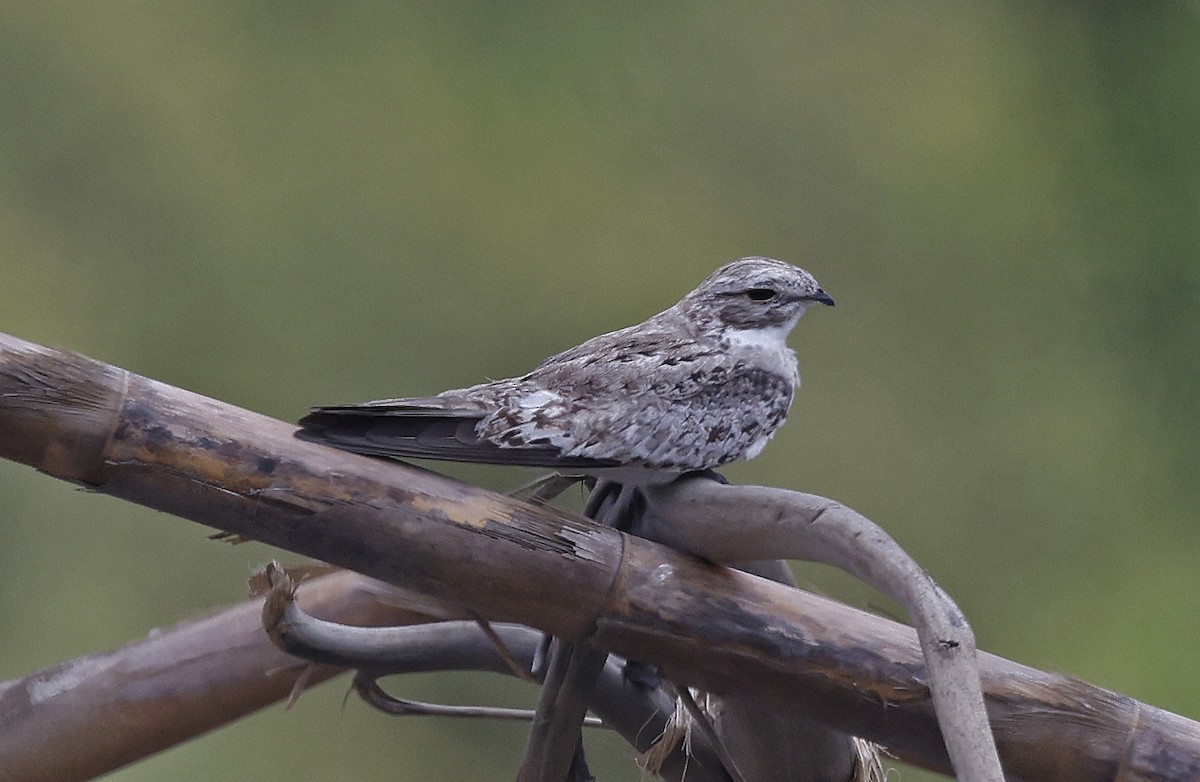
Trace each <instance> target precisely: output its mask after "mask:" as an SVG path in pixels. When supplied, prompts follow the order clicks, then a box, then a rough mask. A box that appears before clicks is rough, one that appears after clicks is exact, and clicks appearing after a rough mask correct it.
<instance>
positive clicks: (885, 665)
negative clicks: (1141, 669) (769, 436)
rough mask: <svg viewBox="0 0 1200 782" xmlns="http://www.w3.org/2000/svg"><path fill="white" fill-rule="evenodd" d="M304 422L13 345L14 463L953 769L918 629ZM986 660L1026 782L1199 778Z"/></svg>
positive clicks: (1167, 738) (1197, 750)
mask: <svg viewBox="0 0 1200 782" xmlns="http://www.w3.org/2000/svg"><path fill="white" fill-rule="evenodd" d="M292 431H293V428H292V427H291V426H288V425H286V424H283V423H281V422H278V421H274V420H271V419H268V418H265V417H263V416H261V415H257V414H254V413H251V412H248V411H245V410H240V409H238V408H234V407H231V406H229V405H224V404H221V403H219V402H216V401H214V400H211V399H206V398H204V397H201V396H198V395H196V394H191V393H188V392H185V391H181V390H179V389H174V388H171V387H169V386H165V385H163V384H160V383H155V382H153V381H150V380H147V379H145V378H141V377H138V376H136V375H133V374H130V373H126V372H123V371H121V370H118V369H115V368H113V367H109V366H107V365H104V364H101V363H99V362H94V361H91V360H89V359H85V358H82V357H79V356H76V355H73V354H69V353H64V352H61V351H54V350H49V349H46V348H42V347H39V346H36V345H31V344H29V343H25V342H21V341H19V340H16V339H13V338H11V337H0V455H3V456H6V457H8V458H13V459H17V460H19V461H23V462H25V463H27V464H32V465H34V466H36V467H38V468H39V469H41V470H43V471H45V472H48V473H50V474H52V475H56V476H58V477H61V478H65V479H68V480H72V481H76V482H83V483H85V484H87V485H89V486H91V487H93V488H95V489H96V490H98V491H102V492H105V493H108V494H112V495H115V496H119V497H124V498H126V499H130V500H133V501H135V502H140V503H142V504H145V505H149V506H151V507H155V508H159V509H161V510H165V511H168V512H171V513H175V514H176V515H180V516H184V517H186V518H191V519H194V520H196V521H200V522H201V523H205V524H209V525H210V526H215V527H218V528H220V529H224V530H226V531H230V532H235V533H238V534H241V535H245V536H247V537H252V538H256V539H259V540H264V541H267V542H269V543H273V544H275V545H279V546H282V547H285V548H289V549H292V550H294V551H299V552H302V553H305V554H309V555H311V556H314V557H316V558H319V559H322V560H325V561H329V562H334V563H337V564H340V565H343V566H346V567H349V568H352V569H354V570H357V571H359V572H362V573H366V574H368V575H372V576H375V577H378V578H381V579H383V580H385V581H388V582H389V583H394V584H397V585H401V586H404V587H406V588H409V589H412V590H415V591H417V592H420V593H422V594H426V595H433V596H436V601H437V602H438V603H439V604H440V605H445V606H450V607H453V608H456V609H461V610H463V611H464V612H474V615H478V616H480V617H483V618H486V619H489V620H492V621H514V622H518V623H521V624H527V625H530V626H533V627H537V628H539V629H542V630H545V631H548V632H551V633H553V634H555V635H557V636H561V637H564V638H567V639H570V640H573V641H583V642H586V643H588V644H590V645H592V646H595V647H597V648H602V649H606V650H609V651H612V652H616V653H618V654H621V655H622V656H624V657H626V658H631V659H638V660H644V661H647V662H651V663H653V664H655V665H657V666H659V667H660V668H661V669H662V670H663V672H664V675H665V676H667V677H668V678H670V679H671V680H673V681H676V682H680V683H687V684H690V685H694V686H698V687H701V688H702V689H704V690H707V691H709V692H714V693H717V694H718V695H719V694H722V693H729V692H737V693H739V694H744V695H745V696H746V697H749V698H755V699H758V700H759V702H760V703H762V704H764V706H765V707H769V708H772V709H778V710H780V711H794V712H795V713H796V714H798V715H801V716H804V717H807V718H810V719H813V720H818V721H821V722H823V723H825V724H827V725H829V726H831V727H835V728H836V729H838V730H841V731H844V732H846V733H851V734H854V735H859V736H864V737H867V738H870V739H872V740H875V741H878V742H879V743H881V744H884V745H885V746H887V747H889V748H890V749H891V750H893V751H895V752H896V753H897V754H899V755H901V756H902V757H904V758H905V759H908V760H910V761H914V762H916V763H918V764H920V765H924V766H927V767H931V768H934V769H938V770H942V771H948V770H949V769H948V761H947V757H946V754H945V750H944V748H943V746H942V741H941V735H940V733H939V730H938V727H937V723H936V721H935V717H934V711H933V705H932V701H931V699H930V695H929V690H928V688H927V686H926V676H927V674H926V668H925V665H924V663H923V658H922V654H921V647H920V645H919V644H918V642H917V639H916V637H915V634H914V633H913V632H912V630H911V629H909V628H905V627H901V626H898V625H896V624H895V623H892V622H889V621H887V620H885V619H881V618H879V617H874V616H870V615H867V614H864V613H862V612H858V611H855V610H853V609H850V608H847V607H845V606H841V605H838V604H836V603H833V602H831V601H827V600H823V599H821V598H817V597H814V596H811V595H806V594H804V593H802V592H799V591H797V590H792V589H788V588H786V587H782V586H780V585H777V584H771V583H768V582H765V581H763V580H761V579H758V578H754V577H752V576H748V575H745V574H740V573H735V572H732V571H729V570H727V569H725V568H718V567H714V566H712V565H708V564H705V563H702V562H697V561H696V560H695V559H693V558H691V557H688V556H686V555H684V554H681V553H679V552H676V551H672V550H670V549H668V548H665V547H663V546H659V545H656V544H653V543H650V542H648V541H644V540H640V539H636V538H631V537H625V536H622V535H620V534H618V533H616V532H614V531H612V530H607V529H604V528H601V527H598V526H596V525H594V524H592V523H590V522H588V521H586V520H584V519H581V518H579V517H577V516H574V515H572V514H569V513H565V512H563V511H559V510H556V509H553V508H549V507H532V506H528V505H525V504H522V503H519V502H516V501H513V500H511V499H507V498H504V497H501V496H498V495H495V494H492V493H489V492H485V491H483V490H480V489H477V488H475V487H471V486H467V485H465V484H462V483H459V482H456V481H452V480H450V479H447V478H443V477H441V476H437V475H435V474H432V473H429V472H427V471H424V470H419V469H416V468H412V467H407V466H405V465H400V464H385V463H382V462H379V461H374V460H371V459H367V458H360V457H355V456H352V455H349V454H345V453H341V452H337V451H333V450H331V449H327V448H323V447H321V446H317V445H312V444H309V443H302V442H298V441H296V440H294V439H293V438H292V436H291V433H292ZM741 515H744V514H739V517H740V516H741ZM549 585H552V587H551V586H549ZM550 589H553V594H554V598H555V599H553V600H547V599H545V598H546V595H547V593H548V591H549V590H550ZM468 615H472V614H470V613H468ZM980 668H981V675H982V680H983V687H984V692H985V694H986V696H987V699H988V708H989V712H990V716H991V720H992V727H993V730H994V733H995V735H996V737H997V739H998V742H999V745H1000V752H1001V757H1002V758H1003V760H1004V762H1005V766H1006V768H1007V770H1008V772H1009V774H1010V775H1011V776H1012V778H1016V779H1055V778H1062V777H1063V774H1065V773H1067V772H1068V770H1069V772H1070V774H1071V776H1072V777H1073V778H1078V779H1111V778H1113V777H1114V776H1116V773H1117V770H1118V769H1119V770H1121V773H1122V774H1124V775H1126V778H1128V779H1141V778H1156V779H1178V780H1184V779H1196V778H1200V726H1198V725H1197V724H1196V723H1194V722H1191V721H1189V720H1186V719H1184V718H1182V717H1179V716H1176V715H1173V714H1169V713H1167V712H1164V711H1161V710H1159V709H1155V708H1153V707H1150V706H1145V705H1142V704H1139V703H1137V702H1136V701H1133V700H1132V699H1130V698H1126V697H1124V696H1120V695H1117V694H1116V693H1112V692H1108V691H1105V690H1101V689H1099V688H1097V687H1093V686H1091V685H1088V684H1086V683H1083V682H1080V681H1078V680H1074V679H1069V678H1067V677H1062V676H1056V675H1052V674H1047V673H1042V672H1039V671H1036V670H1033V669H1030V668H1027V667H1024V666H1020V665H1017V664H1015V663H1011V662H1008V661H1005V660H1002V659H1000V658H997V657H993V656H990V655H987V654H981V655H980ZM0 765H5V758H4V756H3V753H0ZM6 767H7V766H6Z"/></svg>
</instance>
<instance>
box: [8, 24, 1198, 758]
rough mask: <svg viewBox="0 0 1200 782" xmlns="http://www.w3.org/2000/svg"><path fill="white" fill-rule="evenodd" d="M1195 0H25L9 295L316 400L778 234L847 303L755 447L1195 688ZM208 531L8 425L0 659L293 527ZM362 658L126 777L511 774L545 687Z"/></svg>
mask: <svg viewBox="0 0 1200 782" xmlns="http://www.w3.org/2000/svg"><path fill="white" fill-rule="evenodd" d="M1198 14H1200V12H1198V11H1197V6H1196V5H1195V4H1193V3H1164V4H1132V5H1128V6H1127V5H1125V4H1110V3H1056V4H1035V3H1022V2H1006V3H1004V2H1001V3H996V2H980V3H970V4H961V5H955V4H943V3H907V4H889V5H884V4H875V3H863V2H852V3H839V4H805V3H799V4H797V3H784V2H775V3H761V4H756V5H754V6H753V7H749V6H738V7H736V8H735V7H734V6H733V5H732V4H720V3H664V4H642V3H609V4H603V5H601V4H588V5H581V4H560V3H505V4H482V3H481V4H469V3H456V2H447V3H406V2H387V3H383V2H376V3H359V4H346V5H342V4H336V3H321V2H301V3H279V2H244V3H237V4H233V3H216V2H192V3H188V4H166V3H146V2H113V3H103V4H100V3H92V4H85V3H70V2H45V3H36V4H35V3H28V4H21V3H4V4H3V6H2V9H0V72H2V73H3V74H4V76H3V79H2V82H0V116H2V117H3V121H0V166H2V171H0V273H2V274H0V330H2V331H6V332H9V333H12V334H14V335H17V336H19V337H22V338H25V339H29V340H34V341H39V342H46V343H50V344H54V345H59V346H64V347H68V348H71V349H74V350H77V351H80V352H82V353H85V354H88V355H91V356H94V357H96V358H99V359H102V360H105V361H109V362H111V363H114V364H117V365H119V366H122V367H126V368H128V369H131V370H134V371H136V372H138V373H140V374H143V375H148V376H150V377H153V378H156V379H159V380H163V381H166V382H169V383H172V384H175V385H179V386H183V387H185V388H189V389H193V390H195V391H199V392H201V393H204V394H207V395H210V396H213V397H217V398H219V399H223V400H226V401H228V402H232V403H235V404H238V405H242V406H245V407H248V408H251V409H254V410H258V411H261V412H264V413H267V414H270V415H273V416H277V417H280V418H283V419H287V420H292V419H295V418H296V417H298V416H299V415H300V414H301V413H302V412H303V411H304V409H305V407H306V406H308V405H310V404H318V403H333V402H345V401H356V400H362V399H368V398H374V397H380V396H389V395H397V394H421V393H430V392H435V391H437V390H440V389H442V388H446V387H451V386H462V385H467V384H470V383H475V382H478V381H480V380H482V379H484V378H486V377H500V376H505V375H509V374H514V373H520V372H523V371H525V370H527V369H529V368H531V367H532V366H533V365H534V364H535V363H536V362H537V361H539V360H540V359H541V358H543V357H544V356H546V355H548V354H550V353H553V352H555V351H558V350H560V349H563V348H566V347H569V346H570V345H573V344H575V343H577V342H579V341H581V340H583V339H585V338H587V337H590V336H592V335H594V334H597V333H600V332H602V331H606V330H610V329H613V328H617V327H620V326H624V325H628V324H629V323H633V322H636V321H639V320H641V319H642V318H644V317H646V316H648V315H650V314H652V313H654V312H656V311H658V310H661V309H663V308H665V307H667V306H669V305H670V304H672V303H673V302H674V301H675V300H676V299H677V298H678V297H679V296H680V295H681V294H683V293H684V292H686V291H687V290H689V289H690V288H692V287H693V286H694V285H695V284H696V283H697V282H698V281H699V280H700V279H701V278H703V277H704V276H705V275H706V274H708V273H709V272H710V271H711V270H712V269H713V268H715V267H716V266H717V265H719V264H720V263H723V262H725V261H727V260H729V259H732V258H735V257H738V256H742V255H749V254H766V255H771V256H774V257H778V258H782V259H785V260H788V261H792V262H795V263H798V264H800V265H802V266H805V267H806V268H808V269H810V270H811V271H812V272H813V273H814V274H815V275H816V276H817V278H818V279H819V280H820V281H821V283H822V285H823V286H824V287H825V289H826V290H828V291H829V292H830V293H832V294H833V295H834V296H835V297H836V298H837V301H838V307H837V309H835V310H822V311H820V312H815V313H812V314H810V315H809V317H808V318H806V319H805V321H804V322H803V324H802V325H801V326H800V328H799V329H798V330H797V333H796V335H795V336H794V337H793V340H792V342H793V345H794V346H795V347H796V348H797V350H798V352H799V354H800V356H801V362H802V365H803V367H804V372H805V387H804V389H803V390H802V391H801V393H800V394H799V396H798V398H797V401H796V404H795V406H794V407H793V410H792V417H791V420H790V422H789V424H788V426H787V427H785V428H784V430H783V432H782V433H781V434H780V435H779V436H778V437H777V438H775V440H774V441H773V442H772V444H771V447H769V448H768V449H767V451H766V452H765V454H764V455H763V456H762V457H760V458H759V459H758V460H756V461H754V462H752V463H750V464H747V465H743V466H738V467H736V468H734V469H732V470H730V471H729V473H730V476H731V477H732V478H733V479H735V480H737V481H742V482H755V483H765V484H773V485H778V486H784V487H790V488H796V489H804V490H808V491H812V492H816V493H820V494H824V495H826V496H830V497H835V498H837V499H839V500H841V501H842V502H845V503H847V504H849V505H851V506H853V507H855V508H857V509H858V510H861V511H862V512H864V513H866V514H867V515H869V516H871V517H872V518H874V519H875V520H876V521H878V522H880V523H882V524H883V525H884V526H885V527H886V528H887V529H888V530H889V531H890V532H891V533H892V534H893V535H894V536H895V537H896V538H898V539H899V540H900V541H901V542H902V543H903V544H904V545H905V546H906V547H907V548H908V549H909V550H910V551H911V552H912V553H913V554H914V555H915V556H916V557H917V558H918V559H919V560H920V561H921V562H922V563H923V564H924V565H925V566H926V567H927V568H928V569H929V570H930V571H931V572H932V573H933V574H934V575H935V577H937V578H938V579H939V580H940V581H941V582H942V584H944V585H945V586H946V587H947V588H948V589H949V591H950V592H951V593H952V594H953V595H954V596H955V597H956V598H957V600H958V601H959V602H960V604H961V605H962V606H963V608H964V609H965V610H966V612H967V615H968V617H969V618H970V619H971V620H972V622H973V624H974V627H975V629H976V631H977V633H978V636H979V639H980V643H981V645H982V646H983V647H984V648H987V649H989V650H991V651H993V652H997V653H1000V654H1002V655H1006V656H1008V657H1011V658H1014V659H1017V660H1020V661H1022V662H1025V663H1028V664H1031V665H1035V666H1039V667H1044V668H1048V669H1051V670H1055V671H1062V672H1066V673H1070V674H1073V675H1077V676H1080V677H1083V678H1085V679H1088V680H1090V681H1092V682H1095V683H1097V684H1100V685H1103V686H1106V687H1110V688H1113V689H1116V690H1119V691H1121V692H1124V693H1127V694H1129V695H1131V696H1134V697H1137V698H1139V699H1142V700H1145V701H1148V702H1150V703H1153V704H1156V705H1158V706H1162V707H1164V708H1167V709H1170V710H1173V711H1177V712H1180V713H1183V714H1185V715H1188V716H1190V717H1193V718H1196V717H1200V680H1198V679H1197V677H1196V676H1195V674H1194V662H1195V650H1196V648H1197V645H1198V642H1200V601H1197V599H1196V595H1197V594H1198V593H1200V567H1198V565H1197V553H1198V552H1200V525H1198V524H1197V518H1198V513H1197V510H1196V508H1197V503H1198V501H1200V481H1198V480H1197V478H1198V477H1200V258H1198V252H1200V208H1198V207H1200V153H1198V149H1200V145H1198V144H1197V128H1198V127H1200V78H1198V76H1200V19H1198ZM457 474H460V475H465V476H467V477H468V478H470V479H471V480H474V481H477V482H481V483H484V484H485V485H490V486H494V487H497V488H506V487H508V486H511V485H515V484H517V483H519V482H521V481H523V480H524V479H525V478H526V477H527V476H526V475H524V474H516V473H506V472H502V471H498V470H488V469H476V470H459V471H458V473H457ZM208 532H209V531H208V530H207V529H204V528H200V527H197V526H194V525H192V524H190V523H188V522H185V521H181V520H178V519H174V518H172V517H169V516H165V515H162V514H155V513H152V512H149V511H146V510H144V509H141V508H137V507H134V506H131V505H128V504H125V503H121V502H118V501H116V500H111V499H108V498H104V497H97V496H90V495H86V494H83V493H80V492H78V491H76V490H74V489H72V488H71V487H70V486H68V485H66V484H63V483H60V482H57V481H55V480H52V479H49V478H46V477H44V476H40V475H38V474H36V473H34V472H33V471H32V470H30V469H28V468H25V467H21V466H17V465H14V464H9V463H4V464H0V589H2V590H3V591H2V597H0V627H2V628H3V632H2V633H0V679H3V678H9V677H13V676H18V675H21V674H23V673H26V672H29V671H31V670H34V669H36V668H39V667H42V666H45V665H50V664H53V663H56V662H58V661H61V660H66V659H69V658H71V657H74V656H77V655H82V654H86V653H89V652H93V651H99V650H104V649H108V648H111V647H114V646H117V645H119V644H121V643H123V642H125V641H127V640H129V639H132V638H136V637H139V636H141V635H142V634H144V633H146V632H147V631H149V630H150V629H151V628H153V627H155V626H161V625H165V624H170V623H172V622H174V621H175V620H177V619H179V618H182V617H184V616H187V615H189V614H191V613H194V612H196V611H198V610H200V609H205V608H208V607H211V606H217V605H222V604H225V603H228V602H232V601H236V600H238V599H240V598H241V597H242V596H243V594H244V586H243V585H244V580H245V577H246V576H247V575H249V573H250V572H251V571H252V570H253V569H254V568H255V567H256V566H258V565H259V564H261V563H262V562H263V561H265V560H266V559H267V558H268V557H270V556H271V555H272V552H271V551H270V550H268V549H266V548H265V547H262V546H242V547H237V548H232V547H229V546H226V545H221V544H217V543H212V542H208V541H207V540H206V539H205V538H206V535H207V534H208ZM290 559H291V561H295V559H296V558H295V557H291V558H290ZM799 572H800V574H801V577H802V578H803V579H804V581H805V583H806V584H807V585H808V586H810V587H812V588H814V589H818V590H821V591H825V592H829V593H832V594H834V595H835V596H838V597H840V598H841V599H844V600H847V601H848V602H851V603H853V604H856V605H862V606H869V607H876V606H885V603H884V602H883V601H881V600H880V599H879V598H877V597H875V596H874V595H873V594H872V593H870V592H869V591H867V590H865V589H862V588H860V587H857V586H855V585H854V584H852V583H850V581H849V580H848V579H846V578H841V577H839V576H837V575H834V574H831V573H829V572H826V571H824V570H821V569H817V568H812V567H801V568H800V569H799ZM400 689H401V690H402V692H403V693H404V694H406V695H409V696H412V697H420V698H440V699H450V700H456V701H459V702H463V701H467V702H470V701H497V700H499V701H504V702H506V703H521V702H524V703H532V701H533V697H534V695H533V693H532V692H530V691H528V690H526V689H524V688H520V687H517V686H515V685H508V684H504V683H497V682H496V680H494V679H491V678H486V679H476V678H471V677H461V676H459V677H454V678H452V679H449V680H443V679H440V678H438V677H422V678H419V679H414V680H412V681H406V682H404V683H402V685H401V688H400ZM343 693H344V684H331V685H326V686H325V687H323V688H321V689H319V690H318V691H315V692H313V693H310V694H309V695H308V696H306V697H305V698H304V699H302V700H301V702H300V704H299V705H298V707H297V708H296V709H295V710H293V711H291V712H289V713H284V712H283V711H282V709H281V708H272V709H269V710H267V711H265V712H263V713H261V714H259V715H256V716H254V717H252V718H249V719H247V720H244V721H243V722H241V723H238V724H236V725H234V726H231V727H228V728H226V729H224V730H221V731H217V732H215V733H213V734H211V735H208V736H206V737H204V738H202V739H200V740H197V741H194V742H192V743H190V744H188V745H186V746H184V747H182V748H179V749H176V750H173V751H170V752H167V753H165V754H163V755H162V756H159V757H156V758H152V759H150V760H147V761H145V762H142V763H140V764H137V765H135V766H132V767H130V768H128V769H125V770H123V771H121V772H118V773H116V774H114V775H113V776H112V779H118V780H122V782H133V781H134V780H152V779H153V780H157V779H164V778H170V779H177V780H208V779H212V778H214V777H216V776H218V775H219V776H220V777H222V778H225V777H228V776H230V775H232V777H233V778H247V779H248V778H256V779H260V780H285V779H287V780H291V779H330V778H333V779H336V778H344V777H345V776H346V774H347V773H348V772H349V770H350V769H353V770H354V774H355V775H356V778H358V779H362V780H376V779H377V780H385V779H386V780H396V779H403V780H432V779H509V778H512V774H513V771H514V770H515V768H516V765H517V763H518V762H519V758H520V754H521V746H522V741H523V738H522V737H523V733H524V728H522V727H520V726H512V725H509V726H497V725H490V724H463V723H461V722H450V721H439V720H419V719H411V720H405V721H400V720H389V719H386V718H384V717H382V716H377V715H376V714H374V713H372V712H370V711H368V709H367V708H366V707H365V706H363V705H362V704H360V703H358V702H357V701H354V700H351V701H349V702H348V703H347V705H345V706H344V707H343V706H342V705H341V699H342V695H343ZM592 744H593V750H592V760H593V763H594V767H595V770H597V771H598V772H600V773H601V778H602V779H606V780H607V779H627V780H633V779H637V776H638V773H637V771H636V770H635V768H634V767H633V764H632V761H631V760H630V758H629V753H628V751H626V750H625V749H624V748H623V747H622V746H621V745H620V744H619V743H617V742H616V741H615V740H609V739H597V738H594V737H593V739H592ZM925 778H926V777H925V776H924V775H922V774H921V773H919V772H915V771H905V772H904V773H903V775H902V777H901V779H906V780H919V779H925Z"/></svg>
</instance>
